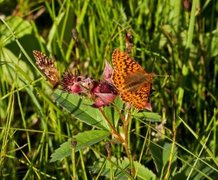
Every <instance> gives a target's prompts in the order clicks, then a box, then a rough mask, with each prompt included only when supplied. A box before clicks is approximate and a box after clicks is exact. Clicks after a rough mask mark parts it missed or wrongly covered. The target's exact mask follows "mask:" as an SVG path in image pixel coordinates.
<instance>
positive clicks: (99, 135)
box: [50, 130, 110, 162]
mask: <svg viewBox="0 0 218 180" xmlns="http://www.w3.org/2000/svg"><path fill="white" fill-rule="evenodd" d="M109 135H110V132H108V131H104V130H91V131H85V132H82V133H79V134H77V135H76V136H75V137H74V140H73V141H75V142H77V144H76V150H75V151H76V152H77V151H79V150H81V149H83V148H85V147H89V146H92V145H93V144H96V143H98V142H100V141H102V140H104V139H105V138H106V137H108V136H109ZM71 153H72V139H71V140H69V141H67V142H65V143H63V144H61V146H60V148H58V149H56V150H55V152H54V153H53V154H52V155H51V160H50V162H54V161H57V160H62V159H63V158H65V157H68V156H70V155H71Z"/></svg>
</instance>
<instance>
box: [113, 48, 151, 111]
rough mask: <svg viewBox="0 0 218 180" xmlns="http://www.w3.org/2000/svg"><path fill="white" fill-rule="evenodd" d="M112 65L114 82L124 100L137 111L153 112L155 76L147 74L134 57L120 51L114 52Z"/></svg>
mask: <svg viewBox="0 0 218 180" xmlns="http://www.w3.org/2000/svg"><path fill="white" fill-rule="evenodd" d="M112 63H113V67H114V72H113V75H112V81H113V84H114V86H115V87H116V88H117V90H118V92H119V94H120V96H121V98H122V100H123V101H125V102H127V103H130V104H132V105H133V106H135V107H136V108H137V109H147V110H151V105H150V100H149V96H150V93H151V87H152V79H153V77H154V74H153V73H146V72H145V70H144V69H143V68H142V67H141V66H140V65H139V64H138V63H137V62H136V61H135V60H134V59H133V58H132V57H130V56H129V55H128V54H127V53H125V52H122V51H120V50H119V49H115V50H114V52H113V54H112Z"/></svg>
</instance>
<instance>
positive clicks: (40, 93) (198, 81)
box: [0, 0, 218, 179]
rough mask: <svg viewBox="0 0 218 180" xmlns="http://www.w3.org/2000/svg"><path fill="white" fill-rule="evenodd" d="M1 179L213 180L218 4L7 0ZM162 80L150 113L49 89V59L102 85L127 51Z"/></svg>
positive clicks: (2, 34) (1, 52)
mask: <svg viewBox="0 0 218 180" xmlns="http://www.w3.org/2000/svg"><path fill="white" fill-rule="evenodd" d="M0 12H1V14H0V22H1V23H0V77H1V78H0V147H1V152H0V177H1V179H9V178H12V179H22V178H23V179H69V178H72V179H102V178H103V179H127V178H129V179H216V178H217V177H218V160H217V157H218V147H217V145H216V144H217V137H218V136H217V129H218V128H217V127H218V108H217V105H218V101H217V96H218V88H217V84H218V28H217V26H218V24H217V23H218V19H217V17H218V3H217V1H216V0H207V1H200V0H193V1H190V0H182V1H174V0H163V1H153V0H140V1H133V0H128V1H112V0H107V1H106V0H99V1H91V0H72V1H70V0H62V1H61V0H58V1H54V0H51V1H46V0H38V1H31V0H26V1H17V2H15V1H12V0H2V1H0ZM128 32H130V33H131V34H132V35H133V37H134V39H133V44H132V49H131V50H132V52H131V56H133V57H134V58H135V60H136V61H137V62H138V63H139V64H141V66H142V67H143V68H144V69H145V70H146V72H149V73H151V72H153V73H155V74H156V76H155V77H154V80H153V83H152V88H153V92H152V94H151V97H150V100H151V105H152V112H149V111H146V110H144V111H137V110H136V109H135V108H134V107H132V108H128V107H127V106H126V104H125V103H124V102H123V101H122V100H121V98H119V97H117V98H116V99H115V101H114V102H113V103H111V104H110V105H108V106H105V107H100V108H94V107H93V106H92V104H93V100H92V99H91V98H90V97H88V96H84V95H81V94H75V93H69V92H66V91H64V90H63V88H62V87H61V85H59V86H57V87H54V88H52V86H51V84H49V81H47V80H46V78H45V77H44V75H43V72H42V71H40V70H39V67H37V65H36V60H35V58H34V56H33V50H38V51H42V52H44V53H45V54H46V55H47V56H48V57H50V58H51V59H55V64H56V67H57V69H58V71H59V72H60V74H63V73H64V72H66V71H68V72H69V71H70V72H72V73H73V74H76V75H78V76H79V75H81V76H83V77H90V78H93V79H96V80H101V79H102V74H103V70H104V67H105V60H107V61H108V62H109V63H110V64H111V55H112V52H113V50H114V49H115V48H117V47H118V48H120V49H123V50H125V47H126V45H125V43H126V40H125V34H126V33H128Z"/></svg>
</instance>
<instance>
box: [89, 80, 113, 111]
mask: <svg viewBox="0 0 218 180" xmlns="http://www.w3.org/2000/svg"><path fill="white" fill-rule="evenodd" d="M92 93H93V95H94V96H95V103H94V104H93V106H94V107H96V108H99V107H102V106H107V105H109V104H110V103H112V102H113V101H114V99H115V98H116V96H117V91H116V90H115V88H114V87H113V86H112V85H111V84H109V83H108V82H106V81H100V82H99V83H98V84H96V86H95V87H94V88H93V89H92Z"/></svg>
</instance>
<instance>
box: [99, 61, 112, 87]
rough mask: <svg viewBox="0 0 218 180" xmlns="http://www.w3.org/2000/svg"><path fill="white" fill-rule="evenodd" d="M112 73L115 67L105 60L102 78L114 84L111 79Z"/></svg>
mask: <svg viewBox="0 0 218 180" xmlns="http://www.w3.org/2000/svg"><path fill="white" fill-rule="evenodd" d="M112 73H113V68H112V67H111V65H110V64H109V63H108V62H107V61H105V68H104V72H103V75H102V80H103V81H106V82H108V83H110V84H113V83H112V80H111V76H112Z"/></svg>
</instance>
